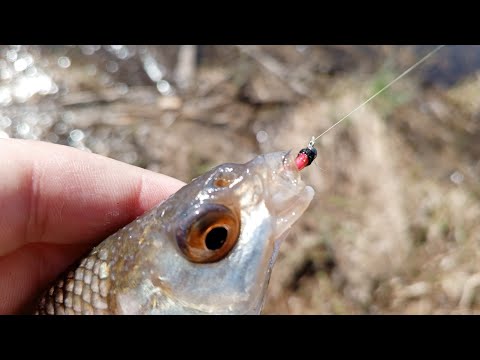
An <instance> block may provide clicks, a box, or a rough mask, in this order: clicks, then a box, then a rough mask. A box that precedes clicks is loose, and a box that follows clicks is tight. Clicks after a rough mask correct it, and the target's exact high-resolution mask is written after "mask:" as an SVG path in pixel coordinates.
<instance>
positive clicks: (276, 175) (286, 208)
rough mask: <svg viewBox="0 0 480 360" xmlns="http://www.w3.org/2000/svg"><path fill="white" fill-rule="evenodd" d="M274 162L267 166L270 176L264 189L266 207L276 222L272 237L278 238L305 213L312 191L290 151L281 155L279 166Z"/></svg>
mask: <svg viewBox="0 0 480 360" xmlns="http://www.w3.org/2000/svg"><path fill="white" fill-rule="evenodd" d="M275 161H278V158H277V160H274V163H273V164H269V165H270V168H271V170H272V174H271V176H269V177H268V183H267V184H265V185H266V187H265V188H266V205H267V207H268V209H269V212H270V214H271V215H272V216H274V217H275V220H276V223H275V225H274V236H275V238H278V237H279V236H281V235H282V234H283V233H284V232H285V231H286V230H288V229H289V228H290V227H291V226H292V225H293V224H294V223H295V222H296V221H297V220H298V219H299V218H300V216H301V215H302V214H303V213H304V212H305V210H306V208H307V207H308V205H309V204H310V202H311V200H312V198H313V195H314V191H313V189H312V188H311V187H310V186H307V185H306V184H305V183H304V181H303V180H302V178H301V174H300V170H298V168H297V166H296V164H295V156H294V153H293V152H292V151H291V150H290V151H285V152H283V153H282V156H281V164H278V162H277V163H276V164H275Z"/></svg>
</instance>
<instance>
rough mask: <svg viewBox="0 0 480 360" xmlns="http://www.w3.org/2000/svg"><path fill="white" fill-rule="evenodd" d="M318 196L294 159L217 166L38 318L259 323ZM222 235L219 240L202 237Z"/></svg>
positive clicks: (70, 277)
mask: <svg viewBox="0 0 480 360" xmlns="http://www.w3.org/2000/svg"><path fill="white" fill-rule="evenodd" d="M313 195H314V192H313V189H312V188H311V187H309V186H305V184H304V183H303V181H302V180H301V178H300V173H299V171H298V169H297V168H296V166H295V161H294V157H293V155H292V154H291V153H290V152H276V153H269V154H264V155H259V156H257V157H255V158H254V159H252V160H251V161H249V162H247V163H245V164H222V165H219V166H217V167H216V168H214V169H212V170H211V171H209V172H207V173H205V174H203V175H202V176H200V177H198V178H196V179H194V180H192V182H190V183H189V184H187V185H185V186H184V187H183V188H181V189H180V190H179V191H177V192H176V193H175V194H173V195H172V196H171V197H170V198H168V199H167V200H165V201H164V202H163V203H161V204H159V205H157V206H156V207H155V208H153V209H152V210H150V211H148V212H147V213H145V214H144V215H142V216H140V217H139V218H137V219H136V220H134V221H133V222H132V223H130V224H128V225H127V226H125V227H124V228H122V229H120V230H118V231H117V232H116V233H114V234H112V235H111V236H109V237H108V238H107V239H105V240H104V241H103V242H101V243H100V244H99V245H98V246H96V247H95V248H94V249H93V250H92V251H91V252H90V253H89V254H88V255H87V256H86V257H85V258H84V259H82V260H81V261H80V262H79V263H78V264H77V265H76V266H75V267H74V268H73V269H72V270H70V271H68V272H66V273H65V274H63V275H62V276H61V277H60V278H59V279H57V280H56V282H55V283H53V285H52V286H51V287H50V288H49V289H48V290H46V291H45V292H44V294H42V296H41V297H40V300H39V302H38V304H37V307H36V314H50V315H54V314H259V313H260V312H261V310H262V307H263V303H264V301H265V295H266V291H267V287H268V282H269V280H270V274H271V271H272V267H273V265H274V263H275V258H276V254H277V252H278V248H279V246H280V243H281V240H282V239H284V238H285V236H286V235H287V234H288V230H289V229H290V227H291V226H292V225H293V224H294V223H295V221H296V220H297V219H298V218H299V217H300V216H301V215H302V214H303V212H304V211H305V210H306V209H307V207H308V205H309V204H310V202H311V200H312V198H313ZM217 225H221V226H220V227H222V226H223V228H224V229H227V230H221V231H220V232H221V233H222V234H223V235H222V236H223V237H222V236H220V237H218V239H216V238H215V237H210V238H209V237H208V236H207V235H205V236H204V237H202V236H203V235H202V236H196V234H197V233H195V232H194V231H197V230H198V229H200V230H198V231H199V232H198V234H205V232H202V231H203V230H204V229H207V228H208V231H211V229H215V228H216V227H217ZM192 229H193V230H192ZM222 231H223V232H222ZM225 231H226V234H227V236H226V240H225V237H224V235H225ZM207 239H210V240H211V239H213V240H214V241H217V242H218V244H216V245H215V246H221V247H220V248H219V249H215V250H212V249H210V248H208V246H207V245H206V244H207ZM222 241H223V243H222ZM220 244H221V245H220Z"/></svg>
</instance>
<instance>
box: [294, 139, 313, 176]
mask: <svg viewBox="0 0 480 360" xmlns="http://www.w3.org/2000/svg"><path fill="white" fill-rule="evenodd" d="M314 145H315V137H312V140H310V142H309V143H308V146H307V147H306V148H304V149H302V150H300V151H299V152H298V155H297V158H296V159H295V164H296V165H297V168H298V170H302V169H303V168H305V167H307V166H308V165H310V164H311V163H312V162H313V160H315V158H316V157H317V149H315V147H314Z"/></svg>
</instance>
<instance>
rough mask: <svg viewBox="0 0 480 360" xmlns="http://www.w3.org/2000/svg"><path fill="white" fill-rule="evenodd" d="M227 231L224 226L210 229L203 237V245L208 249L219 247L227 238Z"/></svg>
mask: <svg viewBox="0 0 480 360" xmlns="http://www.w3.org/2000/svg"><path fill="white" fill-rule="evenodd" d="M227 235H228V231H227V229H225V228H224V227H216V228H213V229H212V230H210V232H209V233H208V234H207V237H206V239H205V245H206V246H207V248H208V249H209V250H218V249H220V248H221V247H222V246H223V244H224V243H225V241H226V240H227Z"/></svg>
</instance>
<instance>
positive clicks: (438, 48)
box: [313, 45, 445, 142]
mask: <svg viewBox="0 0 480 360" xmlns="http://www.w3.org/2000/svg"><path fill="white" fill-rule="evenodd" d="M444 46H445V45H440V46H437V47H436V48H435V49H434V50H432V51H430V52H429V53H428V54H427V55H425V56H424V57H423V58H422V59H420V60H418V61H417V62H416V63H415V64H413V65H412V66H410V67H409V68H408V69H407V70H405V71H404V72H403V73H401V74H400V75H398V76H397V77H396V78H395V79H393V80H392V81H390V82H389V83H388V84H387V85H385V86H384V87H383V88H382V89H380V90H379V91H377V92H376V93H375V94H373V95H372V96H370V97H369V98H368V99H367V100H365V101H364V102H363V103H361V104H360V105H358V106H357V107H356V108H355V109H353V110H352V111H350V112H349V113H348V114H347V115H345V116H344V117H343V118H341V119H340V120H338V121H337V122H336V123H335V124H333V125H332V126H330V127H329V128H328V129H327V130H325V131H324V132H323V133H321V134H320V135H318V136H317V137H316V138H315V139H314V140H313V141H314V142H315V141H316V140H318V139H319V138H320V137H321V136H323V135H325V134H326V133H327V132H329V131H330V130H332V129H333V128H334V127H335V126H337V125H338V124H340V123H341V122H342V121H343V120H345V119H346V118H347V117H349V116H350V115H352V114H353V113H354V112H355V111H357V110H358V109H360V108H361V107H362V106H364V105H365V104H367V103H368V102H369V101H371V100H373V99H374V98H375V97H376V96H378V95H380V94H381V93H382V92H383V91H385V90H387V89H388V88H389V87H390V86H392V85H393V84H394V83H395V82H396V81H398V80H400V79H401V78H402V77H404V76H405V75H407V74H408V73H409V72H410V71H412V70H413V69H415V68H416V67H417V66H418V65H420V64H421V63H423V62H424V61H425V60H427V59H428V58H429V57H430V56H432V55H433V54H434V53H436V52H437V51H438V50H440V49H441V48H442V47H444Z"/></svg>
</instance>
